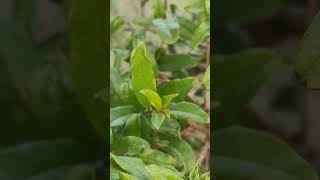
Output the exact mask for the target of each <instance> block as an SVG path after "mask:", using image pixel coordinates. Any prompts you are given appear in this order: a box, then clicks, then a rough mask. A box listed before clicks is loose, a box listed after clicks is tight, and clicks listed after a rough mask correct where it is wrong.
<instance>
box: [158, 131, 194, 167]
mask: <svg viewBox="0 0 320 180" xmlns="http://www.w3.org/2000/svg"><path fill="white" fill-rule="evenodd" d="M165 140H167V141H168V142H169V145H168V146H167V147H165V148H163V150H164V151H165V152H168V153H169V154H171V155H172V156H173V157H175V158H176V159H177V160H178V162H179V163H180V164H182V165H183V167H184V171H185V172H187V171H189V170H191V169H192V168H193V167H194V165H195V163H196V159H195V156H194V153H193V150H192V147H191V146H190V145H189V144H188V143H187V142H185V141H184V140H183V139H179V138H176V137H168V138H165Z"/></svg>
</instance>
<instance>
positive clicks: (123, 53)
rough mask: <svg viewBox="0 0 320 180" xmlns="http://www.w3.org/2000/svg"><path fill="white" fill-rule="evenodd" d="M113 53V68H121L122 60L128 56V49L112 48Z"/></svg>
mask: <svg viewBox="0 0 320 180" xmlns="http://www.w3.org/2000/svg"><path fill="white" fill-rule="evenodd" d="M112 51H113V53H114V54H115V60H114V64H113V66H114V68H116V69H117V70H119V71H120V70H121V66H122V62H123V61H124V60H125V59H127V58H128V57H129V55H130V54H129V51H128V50H126V49H119V48H114V49H112Z"/></svg>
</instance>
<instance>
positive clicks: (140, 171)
mask: <svg viewBox="0 0 320 180" xmlns="http://www.w3.org/2000/svg"><path fill="white" fill-rule="evenodd" d="M110 156H111V158H112V159H113V160H114V161H115V163H116V164H117V165H118V166H119V167H120V168H121V169H122V170H124V171H125V172H127V173H130V174H132V175H134V176H136V177H138V178H140V179H141V180H149V179H150V178H149V174H148V172H147V171H146V169H145V164H144V163H143V161H142V160H141V159H138V158H134V157H129V156H116V155H114V154H111V155H110Z"/></svg>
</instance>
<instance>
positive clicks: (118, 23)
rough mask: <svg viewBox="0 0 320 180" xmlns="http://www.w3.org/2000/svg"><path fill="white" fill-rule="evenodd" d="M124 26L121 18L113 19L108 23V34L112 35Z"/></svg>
mask: <svg viewBox="0 0 320 180" xmlns="http://www.w3.org/2000/svg"><path fill="white" fill-rule="evenodd" d="M124 24H125V20H124V18H123V17H121V16H117V17H115V18H114V19H113V20H112V21H111V23H110V33H111V34H113V33H115V32H117V31H119V30H120V29H121V27H122V26H123V25H124Z"/></svg>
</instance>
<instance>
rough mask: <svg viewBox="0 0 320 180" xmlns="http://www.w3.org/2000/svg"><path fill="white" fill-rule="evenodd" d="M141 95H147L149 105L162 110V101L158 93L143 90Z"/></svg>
mask: <svg viewBox="0 0 320 180" xmlns="http://www.w3.org/2000/svg"><path fill="white" fill-rule="evenodd" d="M140 93H141V94H143V95H145V96H146V98H147V99H148V101H149V103H150V104H151V105H152V106H153V107H155V108H156V109H157V110H160V109H161V108H162V100H161V98H160V96H159V94H158V93H156V92H155V91H152V90H150V89H142V90H141V91H140Z"/></svg>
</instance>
